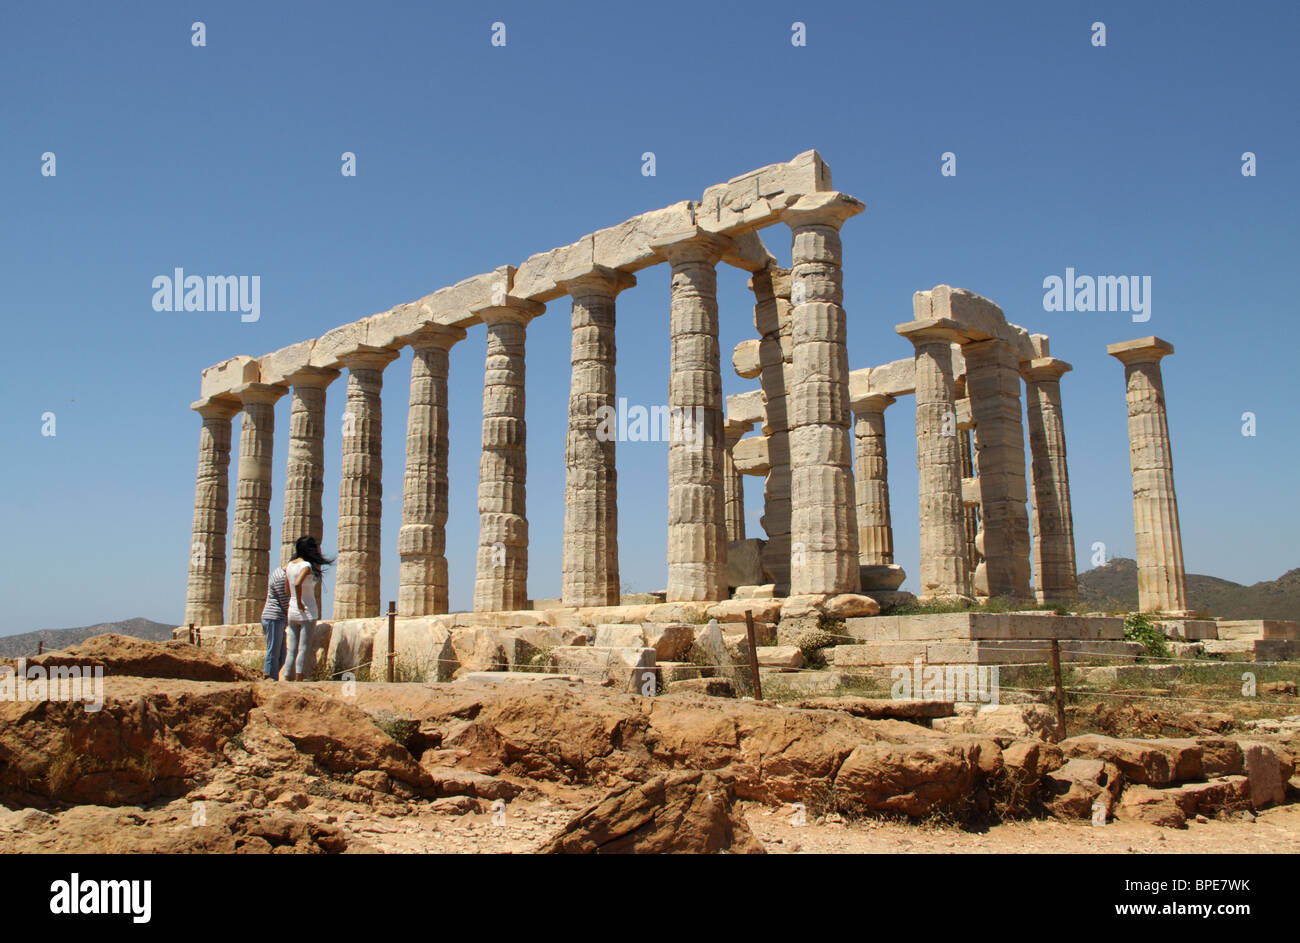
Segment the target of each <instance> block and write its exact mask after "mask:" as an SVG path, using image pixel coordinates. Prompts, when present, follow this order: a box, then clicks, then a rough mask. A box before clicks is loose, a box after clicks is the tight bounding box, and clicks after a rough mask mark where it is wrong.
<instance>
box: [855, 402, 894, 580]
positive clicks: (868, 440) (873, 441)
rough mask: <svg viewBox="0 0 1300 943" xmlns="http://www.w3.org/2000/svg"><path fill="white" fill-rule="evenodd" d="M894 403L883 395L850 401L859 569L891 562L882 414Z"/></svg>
mask: <svg viewBox="0 0 1300 943" xmlns="http://www.w3.org/2000/svg"><path fill="white" fill-rule="evenodd" d="M895 402H896V400H895V399H894V397H892V396H887V395H885V394H883V393H876V394H872V395H868V396H863V397H859V398H858V399H856V400H854V401H853V417H854V420H853V435H854V440H855V445H856V448H855V449H854V453H855V467H854V473H855V474H854V480H855V483H856V487H857V505H858V561H859V563H860V564H861V565H862V566H880V565H887V564H891V563H893V562H894V528H893V523H892V522H891V520H890V516H889V459H888V456H887V454H886V452H885V410H886V409H887V408H888V407H890V406H892V405H893V404H894V403H895Z"/></svg>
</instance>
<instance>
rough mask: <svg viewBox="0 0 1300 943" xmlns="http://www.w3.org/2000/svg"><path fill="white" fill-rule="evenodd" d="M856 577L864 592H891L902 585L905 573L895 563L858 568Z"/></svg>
mask: <svg viewBox="0 0 1300 943" xmlns="http://www.w3.org/2000/svg"><path fill="white" fill-rule="evenodd" d="M858 577H859V580H860V583H861V586H862V589H863V591H864V592H871V591H874V590H885V591H892V590H896V589H898V587H900V586H902V585H903V581H904V580H906V579H907V573H906V572H905V571H904V570H903V568H902V567H901V566H898V565H897V564H895V563H882V564H877V565H873V566H860V567H858Z"/></svg>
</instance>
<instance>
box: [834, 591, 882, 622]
mask: <svg viewBox="0 0 1300 943" xmlns="http://www.w3.org/2000/svg"><path fill="white" fill-rule="evenodd" d="M821 611H822V612H823V613H824V614H825V615H826V616H827V617H828V618H831V619H852V618H858V617H862V616H876V615H879V614H880V603H878V602H876V601H875V600H874V599H872V598H871V597H870V596H864V595H862V594H861V593H841V594H840V595H838V596H832V597H830V598H829V599H827V600H826V601H825V602H824V603H822V605H821Z"/></svg>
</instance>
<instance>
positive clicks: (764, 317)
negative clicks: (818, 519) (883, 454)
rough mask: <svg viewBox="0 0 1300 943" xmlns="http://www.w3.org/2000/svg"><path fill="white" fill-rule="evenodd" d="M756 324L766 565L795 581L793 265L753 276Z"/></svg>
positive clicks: (782, 579) (777, 577) (779, 580)
mask: <svg viewBox="0 0 1300 943" xmlns="http://www.w3.org/2000/svg"><path fill="white" fill-rule="evenodd" d="M749 287H750V289H751V290H752V291H753V292H754V326H755V327H756V328H757V329H758V333H759V334H760V335H761V338H762V339H761V340H760V342H759V363H760V373H759V384H760V386H761V388H762V390H763V408H764V414H765V415H764V421H763V433H764V434H765V435H766V436H767V440H768V458H769V461H770V466H769V468H768V472H767V475H766V476H764V478H763V517H762V520H761V521H760V522H759V523H760V524H762V526H763V531H764V533H765V534H766V536H767V544H766V546H764V548H763V567H764V568H765V569H766V570H767V571H768V572H769V573H770V574H771V575H772V579H773V581H774V582H775V583H776V584H777V586H778V587H782V588H784V587H788V586H789V585H790V508H791V504H790V397H789V395H788V391H789V384H790V377H789V374H790V369H791V364H790V357H789V355H790V347H791V342H790V271H789V269H782V268H779V267H777V266H773V265H769V266H768V267H767V268H765V269H763V270H762V271H760V272H755V273H754V275H753V276H752V277H751V278H750V281H749Z"/></svg>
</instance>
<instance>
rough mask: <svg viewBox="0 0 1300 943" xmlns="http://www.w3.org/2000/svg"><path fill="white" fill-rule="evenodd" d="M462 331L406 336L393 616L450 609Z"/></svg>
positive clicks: (427, 330)
mask: <svg viewBox="0 0 1300 943" xmlns="http://www.w3.org/2000/svg"><path fill="white" fill-rule="evenodd" d="M464 337H465V331H464V330H463V329H461V328H456V327H442V326H440V325H430V326H428V327H424V328H422V329H420V330H419V331H417V332H416V333H414V334H412V335H410V337H409V342H410V344H411V353H412V356H411V400H410V409H409V411H408V412H407V418H406V473H405V476H404V478H403V482H402V526H401V529H400V530H399V531H398V533H397V552H398V554H399V555H400V557H401V567H400V572H399V584H398V590H397V611H398V612H400V613H401V614H402V615H404V616H405V615H410V616H426V615H433V614H435V613H443V612H446V611H447V607H448V601H447V597H448V589H447V556H446V552H447V512H448V508H449V496H448V485H447V451H448V448H449V442H448V434H447V429H448V416H447V373H448V366H449V357H450V351H451V348H452V346H453V345H454V344H456V343H457V342H458V341H460V340H463V339H464Z"/></svg>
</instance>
